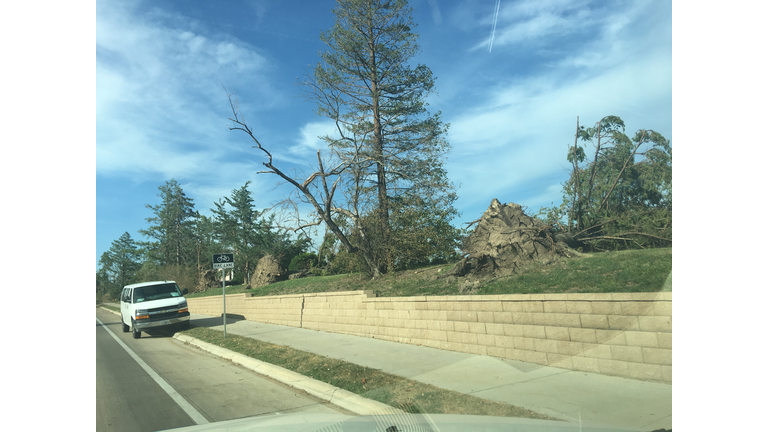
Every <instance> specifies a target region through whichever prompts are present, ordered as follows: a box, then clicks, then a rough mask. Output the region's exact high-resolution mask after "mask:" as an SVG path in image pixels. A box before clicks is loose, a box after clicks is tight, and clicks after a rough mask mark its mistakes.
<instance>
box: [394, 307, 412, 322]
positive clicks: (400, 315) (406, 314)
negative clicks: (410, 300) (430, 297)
mask: <svg viewBox="0 0 768 432" xmlns="http://www.w3.org/2000/svg"><path fill="white" fill-rule="evenodd" d="M395 318H397V319H403V320H407V319H411V314H410V311H407V310H402V309H396V310H395Z"/></svg>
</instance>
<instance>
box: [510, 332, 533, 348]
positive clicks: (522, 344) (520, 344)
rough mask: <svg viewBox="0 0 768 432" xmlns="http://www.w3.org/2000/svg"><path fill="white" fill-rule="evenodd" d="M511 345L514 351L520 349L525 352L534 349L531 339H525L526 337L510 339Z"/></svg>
mask: <svg viewBox="0 0 768 432" xmlns="http://www.w3.org/2000/svg"><path fill="white" fill-rule="evenodd" d="M512 341H513V344H514V346H515V349H521V350H526V351H535V350H536V347H535V346H534V344H533V339H531V338H526V337H520V336H513V337H512Z"/></svg>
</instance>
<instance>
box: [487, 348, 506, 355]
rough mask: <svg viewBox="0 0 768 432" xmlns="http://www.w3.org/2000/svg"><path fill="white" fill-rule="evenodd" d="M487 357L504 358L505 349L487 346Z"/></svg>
mask: <svg viewBox="0 0 768 432" xmlns="http://www.w3.org/2000/svg"><path fill="white" fill-rule="evenodd" d="M488 355H489V356H491V357H498V358H506V349H505V348H499V347H493V346H489V347H488Z"/></svg>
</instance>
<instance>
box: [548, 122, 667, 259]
mask: <svg viewBox="0 0 768 432" xmlns="http://www.w3.org/2000/svg"><path fill="white" fill-rule="evenodd" d="M579 141H581V142H582V143H579ZM585 142H589V143H591V144H592V145H593V147H594V156H593V157H592V159H591V160H590V159H589V158H588V156H587V152H586V148H585V146H584V145H583V143H585ZM567 158H568V161H569V162H570V163H571V164H572V167H573V169H572V171H571V176H570V178H569V179H568V181H567V182H566V183H565V184H564V185H563V203H562V204H561V205H560V206H559V207H551V208H544V209H542V213H543V214H544V216H545V219H546V220H547V222H549V223H550V224H551V225H553V226H554V227H556V229H557V230H558V231H560V232H561V233H562V234H563V235H566V236H568V237H569V238H572V239H575V240H578V241H582V242H584V243H586V244H587V245H588V246H589V248H591V249H594V250H615V249H625V248H646V247H664V246H670V245H671V244H672V148H671V147H670V144H669V141H668V140H667V139H666V138H664V137H663V136H662V135H661V134H659V133H658V132H655V131H653V130H646V129H640V130H638V131H637V132H636V133H635V136H634V137H633V138H632V139H630V138H629V137H628V136H627V135H626V134H625V133H624V122H623V121H622V120H621V118H619V117H617V116H606V117H604V118H602V119H601V120H600V121H598V122H597V123H596V124H595V126H594V127H591V128H584V127H583V126H579V121H578V117H577V120H576V134H575V140H574V145H573V146H572V147H570V148H569V149H568V157H567Z"/></svg>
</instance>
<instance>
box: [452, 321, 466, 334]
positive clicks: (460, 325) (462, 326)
mask: <svg viewBox="0 0 768 432" xmlns="http://www.w3.org/2000/svg"><path fill="white" fill-rule="evenodd" d="M453 330H454V331H457V332H464V333H469V323H468V322H464V321H457V322H454V323H453Z"/></svg>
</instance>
